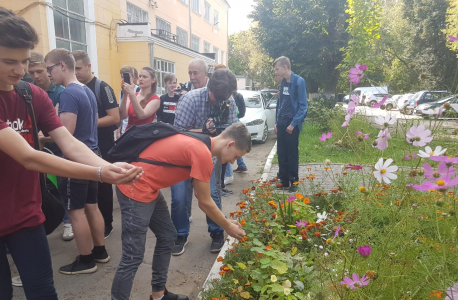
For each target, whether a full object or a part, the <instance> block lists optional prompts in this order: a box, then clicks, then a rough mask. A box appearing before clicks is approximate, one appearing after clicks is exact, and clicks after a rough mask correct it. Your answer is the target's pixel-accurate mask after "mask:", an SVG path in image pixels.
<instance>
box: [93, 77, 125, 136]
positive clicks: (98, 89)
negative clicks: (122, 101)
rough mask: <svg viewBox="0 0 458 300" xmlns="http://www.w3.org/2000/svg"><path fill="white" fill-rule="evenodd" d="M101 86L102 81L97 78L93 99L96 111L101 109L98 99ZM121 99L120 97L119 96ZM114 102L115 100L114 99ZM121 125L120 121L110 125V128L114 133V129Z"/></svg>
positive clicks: (100, 102)
mask: <svg viewBox="0 0 458 300" xmlns="http://www.w3.org/2000/svg"><path fill="white" fill-rule="evenodd" d="M101 85H102V80H100V79H99V78H97V77H96V78H95V93H94V95H95V99H96V100H97V109H98V108H99V107H102V101H101V100H100V99H102V98H100V88H101ZM121 95H122V92H121ZM121 97H122V96H121ZM115 100H116V99H115ZM121 123H122V120H121V121H120V122H119V123H118V124H114V125H112V126H111V127H112V128H113V131H115V130H116V129H118V128H119V126H120V125H121Z"/></svg>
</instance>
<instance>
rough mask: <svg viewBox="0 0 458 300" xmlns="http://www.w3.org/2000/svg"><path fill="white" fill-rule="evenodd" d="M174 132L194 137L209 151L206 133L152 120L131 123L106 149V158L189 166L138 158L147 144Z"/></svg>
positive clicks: (129, 161) (209, 146) (165, 165)
mask: <svg viewBox="0 0 458 300" xmlns="http://www.w3.org/2000/svg"><path fill="white" fill-rule="evenodd" d="M175 134H184V135H187V136H190V137H192V138H195V139H196V140H199V141H201V142H202V143H204V144H205V145H206V146H207V147H208V149H209V150H210V151H211V140H210V137H209V136H208V135H206V134H202V133H197V132H189V131H184V130H183V129H180V128H178V127H175V126H173V125H170V124H167V123H163V122H154V123H149V124H145V125H140V126H137V125H133V126H132V127H131V128H129V130H127V131H126V132H125V133H124V134H123V135H122V136H121V137H120V138H119V139H118V140H117V141H116V142H115V145H114V146H113V148H111V149H110V151H108V160H109V161H111V162H117V161H124V162H128V163H131V162H143V163H147V164H151V165H157V166H163V167H180V168H190V166H178V165H174V164H169V163H165V162H161V161H155V160H149V159H143V158H139V155H140V153H141V152H142V151H143V150H145V149H146V148H147V147H148V146H149V145H151V144H152V143H154V142H156V141H158V140H160V139H163V138H166V137H169V136H172V135H175ZM183 146H184V145H183Z"/></svg>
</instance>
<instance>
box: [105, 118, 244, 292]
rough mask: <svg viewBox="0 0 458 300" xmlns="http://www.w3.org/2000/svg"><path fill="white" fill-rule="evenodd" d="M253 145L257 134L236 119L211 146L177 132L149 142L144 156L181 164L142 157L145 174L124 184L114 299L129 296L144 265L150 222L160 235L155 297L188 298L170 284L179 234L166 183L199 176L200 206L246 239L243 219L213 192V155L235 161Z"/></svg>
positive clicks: (121, 187)
mask: <svg viewBox="0 0 458 300" xmlns="http://www.w3.org/2000/svg"><path fill="white" fill-rule="evenodd" d="M250 150H251V135H250V133H249V132H248V130H247V128H246V126H245V125H244V124H242V123H236V124H232V125H231V126H229V127H228V128H227V129H226V130H225V131H223V133H222V134H221V135H219V136H217V137H213V138H211V151H210V150H209V149H208V147H207V146H206V145H205V144H204V143H203V142H202V141H199V140H197V139H195V138H192V137H189V136H186V135H183V134H176V135H173V136H170V137H168V138H164V139H161V140H159V141H156V142H154V143H153V144H151V145H150V146H148V147H147V148H146V149H145V150H143V152H142V153H141V154H140V156H139V157H140V158H143V159H148V160H155V161H160V162H165V163H169V164H173V165H176V166H183V168H181V167H163V166H157V165H151V164H146V163H142V162H134V163H132V164H133V165H135V166H141V167H142V168H143V170H144V174H143V176H142V177H141V178H140V179H139V180H138V181H137V182H135V183H134V184H132V185H118V186H117V189H116V193H117V196H118V201H119V205H120V208H121V217H122V258H121V262H120V263H119V266H118V269H117V271H116V275H115V277H114V280H113V286H112V290H111V295H112V299H113V300H128V299H129V297H130V292H131V289H132V284H133V280H134V277H135V273H136V271H137V269H138V266H139V265H140V264H141V263H142V261H143V255H144V252H145V241H146V233H147V231H148V227H149V228H150V229H151V231H153V233H154V234H155V236H156V238H157V243H156V247H155V249H154V256H153V264H152V265H153V267H152V269H153V279H152V282H151V284H152V291H153V292H152V294H151V298H150V299H153V300H156V299H161V300H187V299H188V297H186V296H183V295H176V294H172V293H170V292H168V291H167V290H166V289H165V284H166V282H167V273H168V268H169V264H170V257H171V255H172V247H173V245H174V242H175V240H176V237H177V233H176V229H175V227H174V225H173V223H172V220H171V218H170V213H169V209H168V207H167V203H166V201H165V199H164V197H163V196H162V194H161V192H160V189H162V188H166V187H169V186H171V185H174V184H176V183H178V182H181V181H184V180H186V179H188V178H193V186H194V190H195V195H196V197H197V200H198V201H199V208H200V209H201V210H202V211H203V212H204V213H205V214H206V215H207V216H208V217H209V218H210V219H212V220H213V221H214V222H215V223H217V224H218V225H219V226H221V227H222V228H223V229H224V230H225V231H226V232H227V233H228V234H229V235H231V236H233V237H235V238H238V239H241V238H243V236H244V235H245V231H244V230H243V229H242V227H241V225H240V224H239V222H237V221H236V220H229V219H226V217H225V216H224V214H223V213H222V212H221V210H220V209H219V208H218V207H217V206H216V204H215V201H213V199H212V198H211V192H210V178H211V175H212V171H213V159H212V156H216V157H218V158H219V160H220V161H221V162H222V163H226V162H230V163H234V161H235V160H236V159H237V158H240V157H242V156H243V155H245V153H247V152H249V151H250Z"/></svg>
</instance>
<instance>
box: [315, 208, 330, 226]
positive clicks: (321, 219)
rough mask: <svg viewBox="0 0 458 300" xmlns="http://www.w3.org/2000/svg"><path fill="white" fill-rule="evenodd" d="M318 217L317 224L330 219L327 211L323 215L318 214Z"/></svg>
mask: <svg viewBox="0 0 458 300" xmlns="http://www.w3.org/2000/svg"><path fill="white" fill-rule="evenodd" d="M316 216H317V217H318V220H316V222H317V223H319V222H321V221H324V220H326V219H327V218H328V215H327V214H326V212H325V211H324V212H323V213H322V214H320V213H317V214H316Z"/></svg>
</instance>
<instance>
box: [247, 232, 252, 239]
mask: <svg viewBox="0 0 458 300" xmlns="http://www.w3.org/2000/svg"><path fill="white" fill-rule="evenodd" d="M246 236H247V237H249V238H253V237H254V233H248V234H247V235H246Z"/></svg>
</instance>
